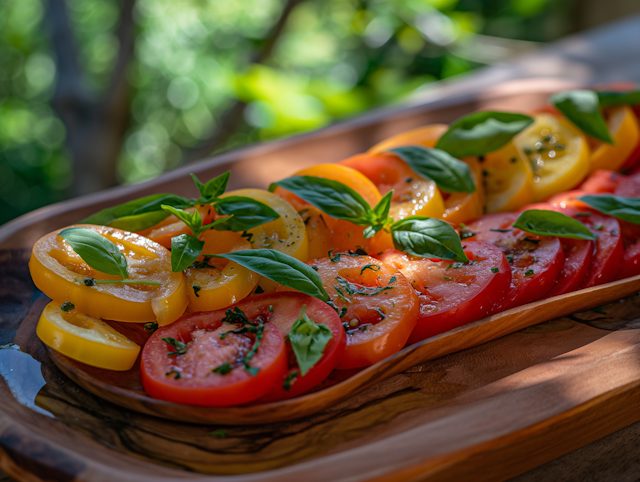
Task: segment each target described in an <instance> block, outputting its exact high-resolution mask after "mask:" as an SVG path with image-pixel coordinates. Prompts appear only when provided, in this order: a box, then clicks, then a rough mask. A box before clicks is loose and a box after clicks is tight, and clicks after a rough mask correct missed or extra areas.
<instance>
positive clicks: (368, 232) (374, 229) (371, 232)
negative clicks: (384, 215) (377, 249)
mask: <svg viewBox="0 0 640 482" xmlns="http://www.w3.org/2000/svg"><path fill="white" fill-rule="evenodd" d="M382 228H384V224H374V225H373V226H367V227H366V228H364V230H363V231H362V237H363V238H364V239H369V238H373V237H374V236H375V235H376V234H378V232H379V231H380V230H381V229H382Z"/></svg>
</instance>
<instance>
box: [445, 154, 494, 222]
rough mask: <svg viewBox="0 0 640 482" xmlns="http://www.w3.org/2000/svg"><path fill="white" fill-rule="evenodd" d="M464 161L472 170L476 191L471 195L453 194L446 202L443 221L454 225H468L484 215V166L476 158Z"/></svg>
mask: <svg viewBox="0 0 640 482" xmlns="http://www.w3.org/2000/svg"><path fill="white" fill-rule="evenodd" d="M462 161H463V162H465V163H466V164H467V165H468V166H469V169H470V170H471V177H472V178H473V183H474V184H475V186H476V190H475V192H473V193H471V194H468V193H464V192H457V193H453V194H451V195H449V197H448V198H446V199H445V200H444V207H445V211H444V214H443V215H442V219H444V220H445V221H448V222H450V223H453V224H460V223H466V222H467V221H471V220H472V219H476V218H479V217H480V216H482V215H483V214H484V202H485V189H484V185H483V182H482V166H481V165H480V163H479V162H478V159H477V158H475V157H468V158H465V159H462Z"/></svg>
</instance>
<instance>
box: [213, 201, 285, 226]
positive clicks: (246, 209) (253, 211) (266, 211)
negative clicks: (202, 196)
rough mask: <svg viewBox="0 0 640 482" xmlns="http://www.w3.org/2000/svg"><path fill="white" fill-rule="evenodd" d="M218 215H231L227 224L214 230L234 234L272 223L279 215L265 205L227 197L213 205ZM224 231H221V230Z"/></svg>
mask: <svg viewBox="0 0 640 482" xmlns="http://www.w3.org/2000/svg"><path fill="white" fill-rule="evenodd" d="M214 207H215V210H216V211H217V212H218V214H226V215H231V216H232V217H231V218H229V219H228V222H226V223H224V224H222V225H219V227H216V229H218V230H220V231H222V230H230V231H235V232H240V231H246V230H247V229H251V228H255V227H256V226H260V225H261V224H264V223H268V222H270V221H274V220H276V219H278V218H279V217H280V215H279V214H278V213H277V212H276V211H274V210H273V209H272V208H270V207H269V206H267V205H266V204H264V203H262V202H260V201H257V200H255V199H251V198H248V197H242V196H229V197H225V198H222V199H220V200H219V201H217V202H216V203H215V204H214ZM223 227H224V229H221V228H223Z"/></svg>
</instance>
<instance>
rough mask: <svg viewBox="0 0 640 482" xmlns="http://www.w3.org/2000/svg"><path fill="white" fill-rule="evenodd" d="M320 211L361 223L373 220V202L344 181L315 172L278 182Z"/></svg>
mask: <svg viewBox="0 0 640 482" xmlns="http://www.w3.org/2000/svg"><path fill="white" fill-rule="evenodd" d="M275 184H277V185H278V186H280V187H282V188H284V189H287V190H288V191H291V192H292V193H293V194H295V195H296V196H298V197H301V198H302V199H304V200H305V201H307V202H308V203H309V204H312V205H313V206H315V207H317V208H318V209H319V210H320V211H322V212H324V213H326V214H328V215H329V216H331V217H334V218H337V219H344V220H345V221H350V222H352V223H353V224H357V225H359V226H368V225H370V224H372V223H371V221H372V220H371V217H372V210H371V206H369V204H368V203H367V201H365V200H364V199H363V198H362V196H360V194H358V193H357V192H356V191H354V190H353V189H351V188H350V187H348V186H345V185H344V184H342V183H341V182H338V181H332V180H330V179H323V178H321V177H312V176H295V177H289V178H287V179H283V180H281V181H278V182H276V183H275Z"/></svg>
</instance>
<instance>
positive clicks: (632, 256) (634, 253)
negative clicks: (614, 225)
mask: <svg viewBox="0 0 640 482" xmlns="http://www.w3.org/2000/svg"><path fill="white" fill-rule="evenodd" d="M618 222H619V223H620V229H621V233H622V243H623V247H624V253H623V256H622V262H621V263H620V269H619V270H618V274H617V275H616V279H624V278H630V277H631V276H637V275H639V274H640V226H639V225H637V224H633V223H629V222H627V221H618Z"/></svg>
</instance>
